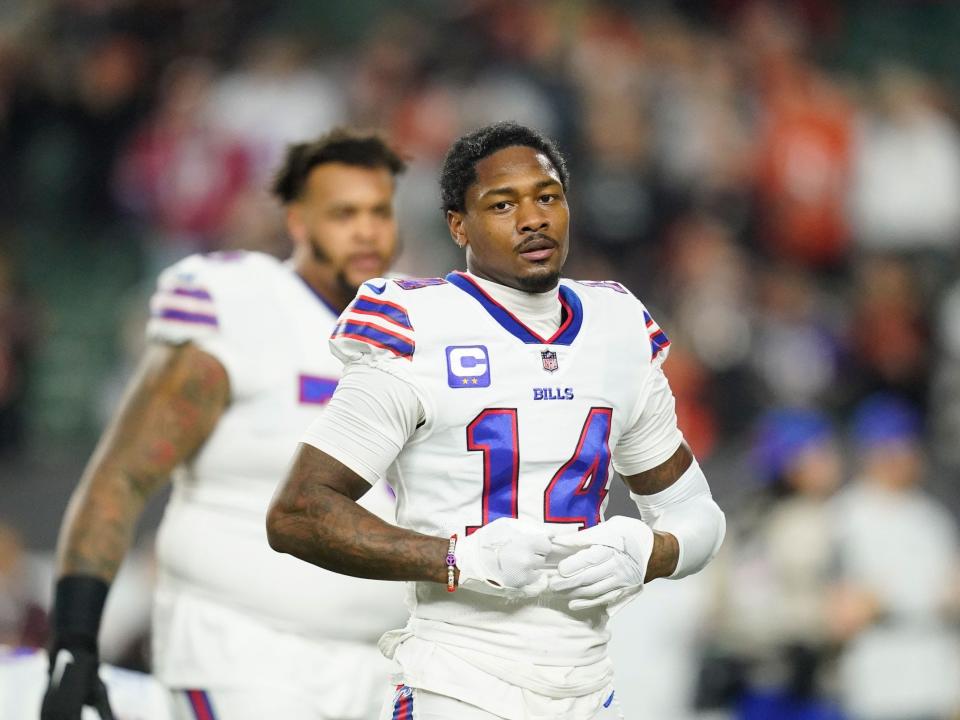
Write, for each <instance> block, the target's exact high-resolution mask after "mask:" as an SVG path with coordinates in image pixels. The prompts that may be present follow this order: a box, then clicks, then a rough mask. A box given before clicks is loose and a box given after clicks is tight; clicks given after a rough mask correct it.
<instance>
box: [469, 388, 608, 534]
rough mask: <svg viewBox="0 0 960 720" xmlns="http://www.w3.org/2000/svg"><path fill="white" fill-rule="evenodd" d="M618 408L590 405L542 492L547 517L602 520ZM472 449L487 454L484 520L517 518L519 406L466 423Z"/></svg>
mask: <svg viewBox="0 0 960 720" xmlns="http://www.w3.org/2000/svg"><path fill="white" fill-rule="evenodd" d="M612 418H613V410H612V409H610V408H603V407H595V408H590V412H589V413H587V419H586V420H585V421H584V423H583V429H582V430H581V431H580V441H579V442H578V443H577V449H576V450H575V451H574V453H573V456H572V457H571V458H570V459H569V460H568V461H567V462H566V463H564V464H563V466H561V468H560V469H559V470H557V472H556V473H554V475H553V479H552V480H551V481H550V483H549V484H548V485H547V489H546V490H544V492H543V520H544V522H555V523H577V524H579V525H580V526H581V528H588V527H593V526H594V525H596V524H597V523H598V522H600V507H601V506H602V505H603V499H604V498H605V497H606V495H607V481H608V476H609V472H610V426H611V422H612ZM467 450H472V451H476V452H481V453H483V522H482V523H481V524H480V525H473V526H470V527H468V528H467V534H468V535H469V534H470V533H472V532H474V531H475V530H477V529H478V528H480V527H482V526H483V525H486V524H487V523H491V522H493V521H494V520H496V519H497V518H501V517H512V518H515V517H517V516H518V511H519V509H518V507H517V495H518V488H519V484H520V437H519V433H518V431H517V409H516V408H488V409H487V410H484V411H483V412H481V413H480V414H479V415H477V416H476V417H475V418H474V419H473V421H472V422H471V423H470V424H469V425H467Z"/></svg>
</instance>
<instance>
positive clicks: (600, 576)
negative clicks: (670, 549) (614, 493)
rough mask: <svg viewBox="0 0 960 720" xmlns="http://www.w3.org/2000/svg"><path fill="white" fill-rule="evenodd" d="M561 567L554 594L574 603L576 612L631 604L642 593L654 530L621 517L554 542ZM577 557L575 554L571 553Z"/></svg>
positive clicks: (553, 584) (552, 585) (554, 581)
mask: <svg viewBox="0 0 960 720" xmlns="http://www.w3.org/2000/svg"><path fill="white" fill-rule="evenodd" d="M553 545H554V552H555V553H564V552H566V553H567V554H568V555H569V557H566V558H564V559H563V560H561V561H560V562H559V563H557V572H556V573H555V574H554V575H553V576H552V577H551V578H550V589H551V590H552V591H554V592H556V593H560V594H563V595H564V596H565V597H567V598H569V600H570V602H569V607H570V609H571V610H589V609H592V608H597V607H608V608H610V607H611V606H613V605H617V604H626V601H627V600H629V599H630V598H632V597H633V596H634V595H636V594H637V593H639V592H640V591H641V590H642V589H643V580H644V577H646V574H647V563H648V562H649V561H650V555H651V553H652V552H653V530H651V529H650V527H649V526H648V525H647V524H646V523H644V522H642V521H641V520H637V519H635V518H629V517H623V516H620V515H618V516H616V517H612V518H610V519H609V520H606V521H604V522H602V523H599V524H597V525H594V526H593V527H592V528H589V529H588V530H583V531H582V532H578V533H570V534H569V535H560V536H558V537H555V538H554V539H553ZM571 552H572V554H570V553H571Z"/></svg>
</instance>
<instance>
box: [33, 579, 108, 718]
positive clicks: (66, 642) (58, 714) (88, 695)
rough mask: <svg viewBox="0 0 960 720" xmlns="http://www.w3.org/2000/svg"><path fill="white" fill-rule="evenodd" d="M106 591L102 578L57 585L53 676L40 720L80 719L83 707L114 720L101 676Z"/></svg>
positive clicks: (52, 647) (50, 679) (50, 678)
mask: <svg viewBox="0 0 960 720" xmlns="http://www.w3.org/2000/svg"><path fill="white" fill-rule="evenodd" d="M107 589H108V586H107V584H106V583H105V582H104V581H103V580H100V579H99V578H94V577H91V576H83V575H73V576H67V577H63V578H60V580H58V581H57V587H56V593H55V599H54V614H53V631H54V635H53V642H52V644H51V650H50V675H49V682H48V683H47V691H46V693H44V696H43V705H42V707H41V709H40V720H81V718H80V716H81V713H82V712H83V708H84V706H89V707H92V708H93V709H95V710H96V711H97V712H98V713H100V720H114V717H113V710H111V709H110V702H109V700H108V699H107V688H106V686H105V685H104V684H103V681H102V680H101V679H100V675H99V673H98V670H99V669H100V658H99V656H98V653H97V634H98V632H99V629H100V616H101V615H102V614H103V605H104V601H105V600H106V597H107Z"/></svg>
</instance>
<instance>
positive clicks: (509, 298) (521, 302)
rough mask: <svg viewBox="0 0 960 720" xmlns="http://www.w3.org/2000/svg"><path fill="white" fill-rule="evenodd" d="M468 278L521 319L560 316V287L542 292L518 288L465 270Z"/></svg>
mask: <svg viewBox="0 0 960 720" xmlns="http://www.w3.org/2000/svg"><path fill="white" fill-rule="evenodd" d="M467 274H468V275H469V276H470V279H471V280H473V281H474V282H476V283H477V285H479V286H480V287H481V288H483V290H484V292H486V293H487V294H488V295H489V296H490V297H492V298H493V299H494V300H496V301H497V302H498V303H500V304H501V305H503V306H504V307H505V308H507V309H508V310H510V311H511V312H513V313H514V314H515V315H518V316H520V317H521V318H522V319H525V320H527V319H542V318H551V319H552V318H554V317H556V318H557V319H558V322H559V317H560V288H559V286H557V287H555V288H553V289H552V290H547V291H546V292H542V293H534V292H527V291H526V290H518V289H516V288H512V287H509V286H507V285H501V284H500V283H498V282H494V281H493V280H487V279H486V278H482V277H479V276H477V275H474V274H473V273H471V272H469V271H468V272H467Z"/></svg>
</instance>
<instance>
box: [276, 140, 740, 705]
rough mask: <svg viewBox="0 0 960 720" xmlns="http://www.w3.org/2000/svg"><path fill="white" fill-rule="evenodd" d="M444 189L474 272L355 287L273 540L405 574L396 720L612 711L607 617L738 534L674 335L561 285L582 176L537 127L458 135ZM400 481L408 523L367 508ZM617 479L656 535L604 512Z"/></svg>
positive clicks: (393, 647) (622, 298) (624, 296)
mask: <svg viewBox="0 0 960 720" xmlns="http://www.w3.org/2000/svg"><path fill="white" fill-rule="evenodd" d="M441 186H442V189H443V196H444V205H445V208H446V210H447V220H448V224H449V226H450V231H451V234H452V236H453V238H454V240H455V241H456V242H457V243H458V244H459V245H460V246H461V247H466V248H467V266H468V268H469V270H470V272H469V273H451V274H450V275H448V276H447V277H446V278H445V279H440V278H434V279H428V280H419V281H417V280H400V281H394V280H377V281H371V282H368V283H365V285H364V287H363V288H361V290H360V292H359V293H358V296H357V298H356V300H355V301H354V302H353V303H352V304H351V306H350V307H349V308H348V309H347V310H346V311H345V312H344V314H343V315H342V316H341V318H340V321H339V323H338V324H337V329H336V331H335V333H334V335H333V337H332V340H331V346H332V348H333V352H334V353H335V354H336V355H338V356H339V357H341V358H342V359H343V360H344V361H345V363H346V369H345V374H344V377H343V379H342V381H341V384H340V386H339V387H338V390H337V392H336V393H335V394H334V397H333V400H332V401H331V405H330V407H329V409H328V411H327V413H325V415H324V416H323V417H322V418H321V419H320V420H319V421H317V422H316V423H315V424H314V425H313V426H312V427H311V429H310V430H309V431H308V433H307V434H306V436H305V438H304V443H305V444H303V445H301V447H300V450H299V452H298V455H297V456H296V459H295V462H294V466H293V468H292V469H291V471H290V474H289V475H288V478H287V481H286V483H285V484H284V485H283V486H282V487H281V489H280V490H279V491H278V494H277V496H276V497H275V498H274V501H273V504H272V506H271V510H270V515H269V517H268V535H269V537H270V542H271V545H272V546H273V547H274V548H275V549H277V550H279V551H282V552H287V553H290V554H293V555H296V556H298V557H300V558H302V559H304V560H307V561H308V562H311V563H314V564H317V565H321V566H323V567H327V568H329V569H332V570H336V571H339V572H344V573H348V574H353V575H360V576H364V577H375V578H382V579H393V580H406V581H412V582H410V584H409V601H410V605H411V609H412V615H411V618H410V620H409V622H408V624H407V626H406V627H405V628H404V629H402V630H397V631H394V632H391V633H387V634H386V635H385V636H384V638H383V639H382V640H381V643H380V645H381V649H382V650H383V651H384V653H385V654H386V655H387V656H388V657H391V658H393V659H394V660H395V661H396V663H397V666H398V669H397V672H396V675H395V678H394V679H395V682H396V684H397V688H396V691H395V693H394V695H393V697H392V698H391V699H390V700H389V701H388V702H387V703H386V704H385V707H384V710H383V714H382V717H383V718H393V719H394V720H407V719H408V718H416V719H417V720H427V719H431V720H433V719H437V720H439V719H440V718H444V719H445V720H449V719H450V718H458V719H460V720H471V719H472V718H477V719H487V718H508V719H509V720H520V719H522V718H564V719H565V720H580V719H586V718H605V717H610V718H613V717H618V716H619V715H620V713H619V710H618V707H617V705H618V704H617V702H616V697H615V694H614V691H613V672H612V667H611V664H610V661H609V659H608V657H607V641H608V639H609V634H608V631H607V619H608V617H609V615H610V613H611V612H613V611H615V610H616V609H618V608H619V607H622V606H623V605H624V604H625V603H626V602H627V601H628V600H629V599H630V598H631V597H633V596H634V595H635V594H636V593H637V592H639V591H640V590H641V589H642V587H643V585H644V583H645V582H649V581H650V580H652V579H654V578H659V577H683V576H685V575H687V574H689V573H692V572H696V571H697V570H699V569H700V568H702V567H703V566H704V565H705V564H706V563H707V562H708V561H709V560H710V559H711V558H712V557H713V555H714V554H715V553H716V551H717V549H718V548H719V546H720V543H721V542H722V539H723V534H724V527H725V526H724V517H723V513H722V512H721V510H720V509H719V508H718V507H717V505H716V504H715V503H714V501H713V499H712V497H711V494H710V490H709V487H708V485H707V483H706V479H705V478H704V476H703V473H702V472H701V471H700V469H699V466H698V465H697V463H696V460H695V459H694V458H693V456H692V454H691V453H690V451H689V449H688V448H687V446H686V444H685V443H684V442H683V438H682V435H681V433H680V431H679V430H678V429H677V424H676V416H675V413H674V400H673V395H672V393H671V391H670V388H669V386H668V384H667V381H666V379H665V377H664V375H663V372H662V370H661V364H662V363H663V361H664V360H665V358H666V356H667V353H668V351H669V341H668V340H667V337H666V335H665V334H664V333H663V331H662V330H660V328H659V327H658V326H657V324H656V323H655V322H654V321H653V319H652V318H651V317H650V315H649V313H648V312H647V311H646V310H645V308H644V306H643V305H642V304H641V303H640V302H639V301H638V300H637V299H636V298H635V297H634V296H633V295H631V294H630V293H629V292H628V291H627V290H626V288H624V287H623V286H621V285H619V284H618V283H614V282H584V283H577V282H573V281H569V280H560V278H559V273H560V268H561V267H562V265H563V261H564V259H565V258H566V254H567V246H568V221H569V213H568V209H567V204H566V199H565V189H566V187H567V172H566V168H565V166H564V163H563V160H562V158H561V157H560V155H559V153H558V152H557V151H556V149H555V148H554V146H553V145H552V143H550V142H549V141H548V140H546V139H545V138H543V137H542V136H540V135H539V134H538V133H536V132H534V131H532V130H529V129H527V128H524V127H521V126H518V125H515V124H511V123H503V124H498V125H494V126H490V127H487V128H483V129H481V130H478V131H477V132H475V133H473V134H471V135H468V136H466V137H464V138H461V139H460V140H459V141H458V142H457V143H456V144H455V145H454V146H453V148H452V149H451V151H450V153H449V154H448V155H447V159H446V161H445V164H444V171H443V176H442V179H441ZM391 466H393V467H394V469H395V470H396V472H397V475H398V479H397V484H396V491H397V520H398V524H399V525H400V526H402V528H406V529H400V528H396V527H391V526H388V525H386V524H385V523H383V522H382V521H380V520H379V519H377V518H375V517H373V516H371V515H370V514H369V513H367V512H366V511H364V510H363V509H362V508H360V507H359V506H358V505H357V504H356V503H355V502H354V500H355V499H356V498H358V497H360V496H362V495H363V493H364V492H365V491H366V490H367V489H368V488H369V487H370V485H372V484H375V483H376V482H378V481H380V480H381V478H382V477H383V476H384V474H385V473H386V472H387V470H388V468H391ZM613 468H615V469H616V470H617V471H618V472H619V473H620V474H621V475H622V476H623V477H624V479H625V481H626V482H627V484H628V485H629V486H630V488H631V490H632V491H633V494H634V499H635V500H636V502H637V504H638V506H639V508H640V512H641V517H642V518H643V521H641V520H636V519H632V518H626V517H614V518H611V519H610V520H604V519H603V511H604V506H605V502H606V495H607V489H608V487H609V483H610V479H611V476H612V474H613V472H612V470H613ZM578 530H580V531H581V532H577V531H578Z"/></svg>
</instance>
